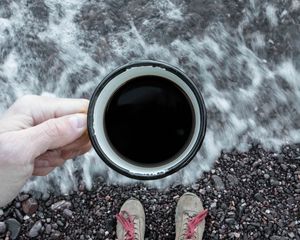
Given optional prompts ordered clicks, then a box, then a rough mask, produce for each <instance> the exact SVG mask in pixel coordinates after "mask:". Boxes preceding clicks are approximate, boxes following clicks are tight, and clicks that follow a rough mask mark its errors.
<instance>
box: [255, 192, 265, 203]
mask: <svg viewBox="0 0 300 240" xmlns="http://www.w3.org/2000/svg"><path fill="white" fill-rule="evenodd" d="M254 198H255V199H256V200H257V201H260V202H263V201H264V200H265V198H264V196H263V194H262V193H256V194H255V195H254Z"/></svg>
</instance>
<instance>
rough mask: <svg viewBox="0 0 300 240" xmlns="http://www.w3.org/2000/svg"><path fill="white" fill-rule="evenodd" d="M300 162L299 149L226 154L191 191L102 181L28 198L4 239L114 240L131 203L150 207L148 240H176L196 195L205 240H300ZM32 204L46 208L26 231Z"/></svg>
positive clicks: (7, 217)
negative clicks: (185, 200) (187, 196)
mask: <svg viewBox="0 0 300 240" xmlns="http://www.w3.org/2000/svg"><path fill="white" fill-rule="evenodd" d="M298 156H300V148H299V145H295V146H287V147H283V149H282V151H281V152H277V153H274V152H268V151H265V150H264V149H263V148H262V147H260V146H259V145H258V146H254V147H252V148H251V149H250V150H249V151H248V152H237V151H232V152H230V153H222V155H221V156H220V158H219V159H218V160H217V162H216V164H215V166H214V169H213V170H211V172H208V173H205V174H204V175H203V176H202V177H201V178H200V179H199V180H198V181H197V182H196V183H194V184H192V185H191V186H182V185H178V184H177V185H174V186H171V187H169V188H168V189H163V190H157V189H155V188H151V187H149V186H145V185H142V184H135V185H127V186H115V185H107V184H105V182H104V181H103V179H102V178H101V177H98V178H96V179H95V186H94V188H93V189H92V190H91V191H87V190H85V188H84V186H81V188H80V190H79V191H78V192H74V193H73V194H72V195H70V196H55V195H51V194H50V195H49V196H48V198H47V199H45V200H43V198H41V197H40V196H38V199H39V200H37V199H35V195H33V196H28V197H23V196H24V195H23V194H21V195H20V196H19V197H18V198H17V199H16V200H15V201H14V202H13V203H11V204H10V205H9V206H8V207H6V208H4V209H3V214H2V216H0V239H5V237H6V236H11V237H15V239H16V236H18V237H19V238H20V239H30V238H35V239H67V240H68V239H70V240H71V239H107V240H110V239H115V238H116V233H115V225H116V218H115V214H116V213H117V212H118V210H119V209H120V207H121V205H122V204H123V202H124V201H125V200H126V199H128V198H130V197H135V198H137V199H139V200H140V201H141V202H142V203H143V205H144V207H145V212H146V236H145V237H146V239H148V240H152V239H174V237H175V225H174V215H175V208H176V203H177V201H178V199H179V197H180V196H181V195H182V194H183V193H184V192H187V191H191V192H194V193H196V194H197V195H198V196H200V197H201V199H202V200H203V203H204V207H205V208H208V210H209V215H208V217H207V219H206V230H205V234H204V239H274V240H276V239H280V240H282V239H297V240H298V239H300V210H299V202H300V193H299V191H298V190H299V189H300V161H299V159H297V157H298ZM282 164H284V165H285V167H282ZM241 166H243V167H241ZM267 175H268V176H267ZM24 199H25V200H24ZM28 199H35V201H36V202H37V204H38V206H39V207H38V209H37V211H36V212H35V213H34V214H33V215H29V216H27V215H26V217H25V216H24V217H23V218H24V219H23V223H22V225H21V224H20V222H19V221H18V218H19V217H18V214H17V211H19V212H20V213H19V214H21V215H25V213H24V210H23V209H22V208H20V209H18V208H17V206H20V205H22V201H26V200H28ZM21 200H22V201H21ZM3 223H5V224H4V225H3ZM6 226H7V229H5V228H6ZM1 229H2V232H1ZM3 229H5V230H4V231H3ZM7 239H10V238H7Z"/></svg>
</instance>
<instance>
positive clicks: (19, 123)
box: [0, 95, 91, 207]
mask: <svg viewBox="0 0 300 240" xmlns="http://www.w3.org/2000/svg"><path fill="white" fill-rule="evenodd" d="M88 104H89V102H88V100H85V99H61V98H52V97H40V96H31V95H30V96H25V97H22V98H20V99H19V100H17V101H16V102H15V103H14V104H13V105H12V106H11V107H10V108H9V109H8V110H7V112H6V113H4V115H3V116H2V118H0V207H1V206H4V205H5V204H7V203H8V202H10V201H11V200H13V199H14V198H15V197H16V195H17V194H18V193H19V191H20V190H21V188H22V187H23V186H24V184H25V183H26V181H27V180H28V179H29V178H30V177H31V176H32V175H35V176H45V175H47V174H48V173H50V172H51V171H52V170H53V169H54V168H55V167H57V166H61V165H63V164H64V162H65V161H66V160H67V159H71V158H73V157H75V156H78V155H81V154H84V153H85V152H87V151H89V150H90V148H91V144H90V141H89V138H88V135H87V132H86V125H87V115H86V112H87V108H88Z"/></svg>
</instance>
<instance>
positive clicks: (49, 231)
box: [45, 224, 52, 235]
mask: <svg viewBox="0 0 300 240" xmlns="http://www.w3.org/2000/svg"><path fill="white" fill-rule="evenodd" d="M51 230H52V227H51V224H46V229H45V231H46V233H47V234H48V235H49V234H50V233H51Z"/></svg>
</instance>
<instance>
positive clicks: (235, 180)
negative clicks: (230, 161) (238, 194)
mask: <svg viewBox="0 0 300 240" xmlns="http://www.w3.org/2000/svg"><path fill="white" fill-rule="evenodd" d="M227 180H228V184H229V185H230V186H232V187H234V186H237V185H238V184H239V180H238V178H237V177H236V176H234V175H231V174H228V176H227Z"/></svg>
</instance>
